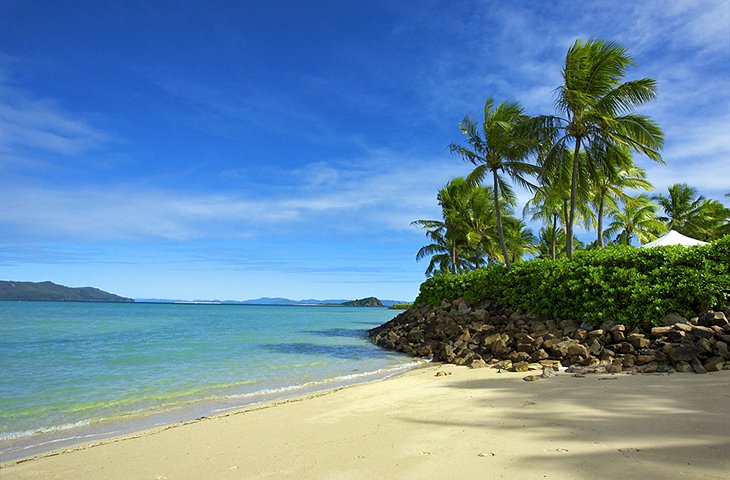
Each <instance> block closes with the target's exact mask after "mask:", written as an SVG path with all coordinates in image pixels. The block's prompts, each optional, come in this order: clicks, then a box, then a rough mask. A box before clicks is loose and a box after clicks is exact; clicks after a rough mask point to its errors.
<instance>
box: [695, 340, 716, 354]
mask: <svg viewBox="0 0 730 480" xmlns="http://www.w3.org/2000/svg"><path fill="white" fill-rule="evenodd" d="M716 344H717V342H713V341H712V340H709V339H707V338H700V339H699V340H697V346H698V347H699V348H701V349H702V353H712V352H714V351H715V345H716Z"/></svg>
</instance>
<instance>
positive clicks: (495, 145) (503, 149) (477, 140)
mask: <svg viewBox="0 0 730 480" xmlns="http://www.w3.org/2000/svg"><path fill="white" fill-rule="evenodd" d="M527 118H528V117H527V116H526V115H525V113H524V111H523V109H522V107H521V106H520V105H519V104H517V103H514V102H502V103H500V104H499V105H497V107H496V108H495V107H494V99H492V98H488V99H487V101H486V103H485V105H484V120H483V121H482V123H481V125H477V122H475V121H474V120H473V119H472V118H471V117H470V116H468V115H467V116H466V117H465V118H464V120H463V121H462V122H461V123H460V124H459V127H460V128H461V132H462V133H463V134H464V135H465V136H466V141H467V144H468V146H462V145H456V144H451V145H450V149H451V152H452V153H454V154H457V155H459V156H460V157H461V158H462V159H464V160H466V161H469V162H471V163H472V164H474V165H476V168H475V169H474V170H473V171H472V172H471V173H470V174H469V176H468V177H467V179H468V181H469V182H471V183H475V184H480V183H482V181H483V180H484V177H485V176H486V175H487V172H491V173H492V183H493V199H494V210H495V213H496V217H497V218H496V220H497V235H498V238H499V246H500V248H501V250H502V258H503V259H504V262H505V265H506V266H507V268H508V269H509V268H510V260H509V255H508V254H507V245H506V243H505V239H504V228H503V225H502V223H503V222H502V207H501V206H500V198H503V197H507V198H514V193H513V191H512V187H511V186H510V185H509V183H507V181H506V180H505V178H504V177H503V176H502V175H500V173H499V172H500V171H501V172H503V173H505V174H507V175H508V176H509V177H511V178H512V180H513V181H515V182H517V183H518V184H520V185H522V186H525V187H528V188H531V187H532V185H531V183H530V182H529V181H527V179H526V178H525V177H526V175H528V174H531V173H534V172H535V166H534V165H532V164H530V163H528V162H527V161H526V158H527V155H528V154H529V153H530V149H531V148H533V147H534V146H535V145H536V142H535V141H534V140H533V138H531V137H530V136H529V135H522V134H520V133H519V132H520V129H519V127H520V126H521V124H522V123H524V122H525V121H526V120H527Z"/></svg>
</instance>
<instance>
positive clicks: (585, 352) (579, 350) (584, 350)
mask: <svg viewBox="0 0 730 480" xmlns="http://www.w3.org/2000/svg"><path fill="white" fill-rule="evenodd" d="M568 355H571V356H575V357H582V358H588V357H589V356H590V355H591V351H590V350H589V349H588V347H586V346H585V345H583V344H582V343H574V344H572V345H570V346H569V347H568Z"/></svg>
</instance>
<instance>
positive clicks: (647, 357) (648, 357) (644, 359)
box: [635, 353, 656, 365]
mask: <svg viewBox="0 0 730 480" xmlns="http://www.w3.org/2000/svg"><path fill="white" fill-rule="evenodd" d="M655 361H656V355H654V354H653V353H650V354H644V355H638V356H637V357H636V360H635V363H636V365H646V364H647V363H651V362H655Z"/></svg>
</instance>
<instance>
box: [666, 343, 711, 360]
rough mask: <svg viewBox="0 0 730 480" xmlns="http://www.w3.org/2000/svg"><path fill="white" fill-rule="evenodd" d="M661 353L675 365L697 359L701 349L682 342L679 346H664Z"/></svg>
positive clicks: (670, 344) (695, 345) (672, 344)
mask: <svg viewBox="0 0 730 480" xmlns="http://www.w3.org/2000/svg"><path fill="white" fill-rule="evenodd" d="M662 351H663V352H664V353H665V354H666V355H667V356H668V357H669V359H670V360H671V361H672V362H674V363H675V364H676V363H677V362H679V361H684V362H689V361H691V360H692V359H693V358H697V356H698V355H699V354H700V353H701V352H702V349H701V348H700V347H699V346H697V344H696V343H693V342H689V341H684V342H682V343H680V344H675V343H667V344H664V347H662Z"/></svg>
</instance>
